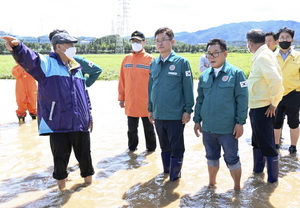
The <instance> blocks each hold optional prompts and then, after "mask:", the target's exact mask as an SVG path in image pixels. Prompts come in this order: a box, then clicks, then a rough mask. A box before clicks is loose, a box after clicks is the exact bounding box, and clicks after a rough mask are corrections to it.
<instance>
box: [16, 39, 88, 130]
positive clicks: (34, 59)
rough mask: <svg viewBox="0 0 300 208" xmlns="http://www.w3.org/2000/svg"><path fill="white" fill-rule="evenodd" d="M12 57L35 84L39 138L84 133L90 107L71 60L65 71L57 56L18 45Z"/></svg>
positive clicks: (76, 66) (21, 44)
mask: <svg viewBox="0 0 300 208" xmlns="http://www.w3.org/2000/svg"><path fill="white" fill-rule="evenodd" d="M12 55H13V57H14V59H15V60H16V61H17V62H18V63H19V64H20V65H21V66H22V67H23V68H24V69H25V70H26V71H27V72H28V73H29V74H30V75H31V76H33V77H34V78H35V79H36V80H37V81H38V126H39V134H40V135H48V134H50V133H63V132H74V131H85V132H87V131H88V129H89V124H90V121H91V120H92V116H91V104H90V99H89V95H88V92H87V90H86V89H85V79H84V77H83V75H82V73H81V67H80V65H79V64H78V63H77V62H75V61H74V60H73V61H72V62H71V64H72V67H71V68H70V69H68V68H67V67H66V66H65V65H64V64H63V62H62V61H61V59H60V57H59V56H58V55H57V54H56V53H53V52H51V53H50V54H49V56H43V55H41V54H38V53H36V52H34V51H33V50H31V49H29V48H28V47H26V46H25V45H24V44H23V43H21V42H20V43H19V45H18V46H16V47H14V48H13V51H12Z"/></svg>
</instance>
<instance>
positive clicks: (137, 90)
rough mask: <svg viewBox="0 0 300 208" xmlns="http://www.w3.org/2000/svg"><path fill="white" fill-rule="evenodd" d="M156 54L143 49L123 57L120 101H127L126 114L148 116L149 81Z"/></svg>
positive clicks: (119, 87)
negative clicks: (153, 54)
mask: <svg viewBox="0 0 300 208" xmlns="http://www.w3.org/2000/svg"><path fill="white" fill-rule="evenodd" d="M153 59H154V56H152V55H150V54H148V53H146V52H145V50H143V51H142V52H140V53H138V54H135V53H134V52H132V53H130V54H128V55H126V56H125V58H124V59H123V62H122V65H121V70H120V78H119V86H118V91H119V96H118V100H119V101H125V114H126V115H127V116H131V117H147V116H148V110H147V109H148V81H149V73H150V64H151V62H152V60H153Z"/></svg>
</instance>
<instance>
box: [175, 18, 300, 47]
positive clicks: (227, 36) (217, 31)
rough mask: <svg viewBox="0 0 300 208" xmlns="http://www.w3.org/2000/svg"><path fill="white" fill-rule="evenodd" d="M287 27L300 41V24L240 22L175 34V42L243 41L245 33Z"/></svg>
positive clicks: (282, 21) (271, 21) (292, 22)
mask: <svg viewBox="0 0 300 208" xmlns="http://www.w3.org/2000/svg"><path fill="white" fill-rule="evenodd" d="M283 27H288V28H291V29H293V30H295V37H294V39H295V40H300V22H295V21H284V20H278V21H275V20H270V21H262V22H240V23H230V24H224V25H221V26H218V27H212V28H209V29H207V30H199V31H197V32H193V33H189V32H180V33H176V34H175V39H176V40H177V41H182V42H185V43H189V44H193V45H195V44H199V43H207V41H209V40H210V39H212V38H222V39H224V40H225V41H226V42H229V41H232V42H233V41H245V40H246V33H247V32H248V31H249V30H251V29H255V28H259V29H262V30H264V31H265V32H269V31H273V32H275V33H276V32H278V30H279V29H281V28H283Z"/></svg>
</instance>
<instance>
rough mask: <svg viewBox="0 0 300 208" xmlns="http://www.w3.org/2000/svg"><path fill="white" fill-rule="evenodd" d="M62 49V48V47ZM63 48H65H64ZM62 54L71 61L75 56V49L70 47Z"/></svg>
mask: <svg viewBox="0 0 300 208" xmlns="http://www.w3.org/2000/svg"><path fill="white" fill-rule="evenodd" d="M63 47H64V46H63ZM64 48H65V47H64ZM64 54H65V55H66V56H67V57H68V58H69V59H72V58H73V57H74V56H75V54H76V48H75V47H70V48H68V49H66V51H65V52H64Z"/></svg>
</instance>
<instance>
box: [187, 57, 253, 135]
mask: <svg viewBox="0 0 300 208" xmlns="http://www.w3.org/2000/svg"><path fill="white" fill-rule="evenodd" d="M213 77H214V72H213V68H208V69H207V70H206V71H204V72H203V73H202V74H201V75H200V80H199V84H198V97H197V99H196V106H195V114H194V118H193V120H194V122H195V123H200V122H201V121H202V122H203V123H202V130H203V131H205V132H208V133H215V134H232V133H233V129H234V126H235V125H236V124H241V125H243V124H245V123H246V119H247V111H248V88H247V83H246V77H245V74H244V72H243V71H242V70H240V69H239V68H237V67H235V66H233V65H231V64H229V63H228V62H227V61H226V62H225V64H224V66H223V68H222V69H221V70H220V72H219V75H218V76H217V77H216V78H215V80H214V81H213Z"/></svg>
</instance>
